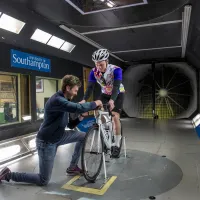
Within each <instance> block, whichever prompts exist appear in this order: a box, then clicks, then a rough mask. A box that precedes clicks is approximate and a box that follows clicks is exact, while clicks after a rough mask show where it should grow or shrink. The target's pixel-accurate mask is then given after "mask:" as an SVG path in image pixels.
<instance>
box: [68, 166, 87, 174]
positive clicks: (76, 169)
mask: <svg viewBox="0 0 200 200" xmlns="http://www.w3.org/2000/svg"><path fill="white" fill-rule="evenodd" d="M66 173H67V174H70V175H77V174H82V173H83V170H82V169H80V168H79V167H78V166H75V167H69V168H67V171H66Z"/></svg>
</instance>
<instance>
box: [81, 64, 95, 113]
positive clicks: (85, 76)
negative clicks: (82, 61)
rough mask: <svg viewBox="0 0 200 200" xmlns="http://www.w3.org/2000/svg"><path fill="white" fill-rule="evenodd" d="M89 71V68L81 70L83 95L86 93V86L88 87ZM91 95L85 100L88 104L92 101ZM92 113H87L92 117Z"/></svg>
mask: <svg viewBox="0 0 200 200" xmlns="http://www.w3.org/2000/svg"><path fill="white" fill-rule="evenodd" d="M90 71H91V69H90V68H86V67H84V68H83V87H84V93H85V92H86V89H87V86H88V80H89V76H90ZM93 99H94V98H93V93H92V95H91V96H90V98H89V99H88V100H87V101H88V102H91V101H93ZM93 113H94V111H90V112H89V115H93Z"/></svg>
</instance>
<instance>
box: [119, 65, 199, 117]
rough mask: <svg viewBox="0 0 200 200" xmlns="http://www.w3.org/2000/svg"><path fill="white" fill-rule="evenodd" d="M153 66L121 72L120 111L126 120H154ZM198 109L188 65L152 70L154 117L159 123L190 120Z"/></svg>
mask: <svg viewBox="0 0 200 200" xmlns="http://www.w3.org/2000/svg"><path fill="white" fill-rule="evenodd" d="M152 75H153V74H152V66H151V64H143V65H137V66H131V67H129V68H128V69H127V70H126V71H125V72H124V75H123V76H124V86H125V89H126V94H125V99H124V105H123V109H124V112H125V113H126V114H127V115H128V116H129V117H136V118H153V114H152V108H153V99H152V83H153V81H152V80H153V79H152V78H153V76H152ZM196 109H197V79H196V72H195V70H194V69H193V68H192V67H190V66H189V65H188V64H187V63H159V64H156V67H155V114H156V115H158V117H159V119H181V118H189V117H190V116H191V115H192V114H193V113H194V112H195V111H196Z"/></svg>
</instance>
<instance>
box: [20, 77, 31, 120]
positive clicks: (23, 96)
mask: <svg viewBox="0 0 200 200" xmlns="http://www.w3.org/2000/svg"><path fill="white" fill-rule="evenodd" d="M30 99H31V98H30V77H29V75H23V74H21V75H20V107H21V109H20V110H21V116H22V121H31V102H30Z"/></svg>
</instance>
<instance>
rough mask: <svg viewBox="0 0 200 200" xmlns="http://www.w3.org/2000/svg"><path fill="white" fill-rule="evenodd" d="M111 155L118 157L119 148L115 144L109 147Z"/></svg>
mask: <svg viewBox="0 0 200 200" xmlns="http://www.w3.org/2000/svg"><path fill="white" fill-rule="evenodd" d="M111 156H112V158H119V157H120V148H119V147H117V146H112V147H111Z"/></svg>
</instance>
